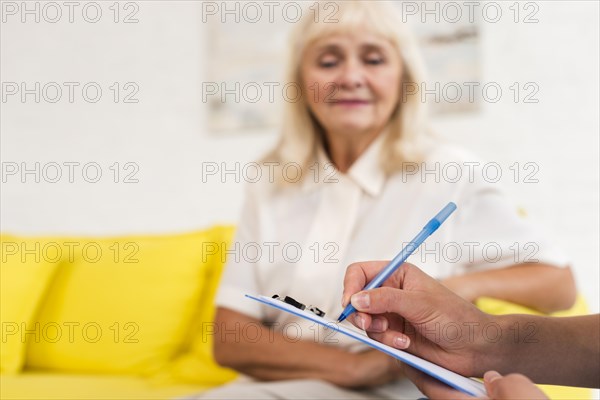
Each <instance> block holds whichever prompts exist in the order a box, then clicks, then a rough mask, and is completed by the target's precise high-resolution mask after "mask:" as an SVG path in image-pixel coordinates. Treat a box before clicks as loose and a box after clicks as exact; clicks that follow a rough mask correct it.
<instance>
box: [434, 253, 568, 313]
mask: <svg viewBox="0 0 600 400" xmlns="http://www.w3.org/2000/svg"><path fill="white" fill-rule="evenodd" d="M444 283H445V284H446V286H448V287H449V288H450V289H452V290H454V291H455V292H456V293H457V294H459V295H461V296H463V297H465V298H467V300H470V301H474V300H476V299H477V298H479V297H483V296H486V297H493V298H497V299H501V300H506V301H509V302H512V303H517V304H521V305H523V306H526V307H529V308H533V309H536V310H539V311H541V312H544V313H551V312H555V311H559V310H565V309H568V308H569V307H571V306H572V305H573V303H574V301H575V297H576V290H575V281H574V279H573V275H572V273H571V270H570V268H558V267H554V266H550V265H545V264H519V265H514V266H511V267H507V268H499V269H494V270H486V271H478V272H473V273H470V274H465V275H461V276H457V277H452V278H450V279H447V280H446V281H445V282H444ZM549 294H551V295H549Z"/></svg>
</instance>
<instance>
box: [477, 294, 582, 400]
mask: <svg viewBox="0 0 600 400" xmlns="http://www.w3.org/2000/svg"><path fill="white" fill-rule="evenodd" d="M475 304H476V305H477V307H479V308H480V309H481V310H482V311H484V312H486V313H488V314H494V315H502V314H535V315H544V314H542V313H540V312H539V311H536V310H533V309H530V308H527V307H524V306H522V305H519V304H513V303H509V302H506V301H503V300H498V299H492V298H489V297H481V298H479V299H477V301H476V302H475ZM588 312H589V311H588V307H587V304H586V302H585V299H584V298H583V297H582V296H577V300H576V301H575V304H574V305H573V307H571V308H570V309H568V310H565V311H558V312H556V313H553V314H551V315H552V316H553V317H573V316H576V315H586V314H588ZM538 387H539V388H540V389H542V391H543V392H544V393H546V396H548V397H549V398H550V399H581V400H583V399H591V398H592V391H591V390H590V389H586V388H575V387H568V386H554V385H538Z"/></svg>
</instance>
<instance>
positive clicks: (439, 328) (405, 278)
mask: <svg viewBox="0 0 600 400" xmlns="http://www.w3.org/2000/svg"><path fill="white" fill-rule="evenodd" d="M386 264H387V262H385V261H372V262H364V263H355V264H352V265H350V266H349V267H348V269H347V271H346V276H345V279H344V294H343V299H344V300H343V305H344V306H345V305H346V304H348V302H349V301H350V300H351V302H352V305H353V306H354V307H355V308H356V309H357V310H358V311H357V312H356V313H355V315H353V316H351V317H350V318H349V320H350V321H351V322H352V323H353V324H355V325H356V326H357V327H359V328H362V329H365V330H366V331H367V333H368V335H369V336H370V337H372V338H373V339H375V340H378V341H380V342H382V343H385V344H387V345H389V346H392V347H395V348H398V349H407V350H408V351H410V352H412V353H415V354H417V355H419V356H421V357H423V358H425V359H427V360H430V361H432V362H434V363H436V364H438V365H441V366H444V367H446V368H449V369H452V370H453V371H455V372H458V373H460V374H462V375H467V376H481V375H483V372H484V371H486V370H488V369H491V367H489V368H486V362H487V361H488V360H487V358H488V357H486V355H487V353H488V352H486V351H485V339H484V335H483V333H482V329H483V328H484V327H485V326H486V325H487V324H488V323H490V322H491V318H490V316H489V315H487V314H485V313H483V312H481V311H480V310H478V309H477V308H476V307H475V306H474V305H473V304H471V303H469V302H468V301H466V300H464V299H462V298H460V297H459V296H457V295H456V294H454V293H453V292H452V291H450V290H449V289H447V288H446V287H444V286H443V285H442V284H440V283H439V282H437V281H436V280H435V279H433V278H431V277H429V276H428V275H427V274H425V273H424V272H422V271H421V270H420V269H419V268H417V267H415V266H414V265H411V264H403V265H402V266H401V267H400V268H399V269H398V270H397V271H396V272H395V273H394V274H393V275H392V276H391V277H390V278H389V279H388V280H387V281H386V282H385V283H384V285H383V287H381V288H378V289H373V290H368V291H361V290H362V288H363V287H364V286H365V285H366V283H367V282H369V281H370V280H372V279H373V278H374V277H375V276H376V275H377V273H378V272H379V271H380V270H381V269H382V268H383V267H384V266H385V265H386ZM489 358H493V356H491V357H489ZM490 361H493V360H490Z"/></svg>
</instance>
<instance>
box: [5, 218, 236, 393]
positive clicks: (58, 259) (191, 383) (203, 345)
mask: <svg viewBox="0 0 600 400" xmlns="http://www.w3.org/2000/svg"><path fill="white" fill-rule="evenodd" d="M232 234H233V227H231V226H219V227H214V228H212V229H208V230H205V231H200V232H192V233H186V234H179V235H166V236H135V237H134V236H128V237H117V238H69V237H61V238H57V237H47V238H31V237H29V238H23V237H15V236H11V235H2V236H1V237H0V242H1V243H0V245H1V251H2V254H1V258H2V260H1V261H2V267H1V268H0V272H1V280H0V283H1V292H0V293H1V302H0V307H1V310H0V311H1V312H0V318H1V321H2V340H1V341H0V346H1V347H0V350H1V351H0V371H1V375H0V389H1V392H0V397H1V398H2V399H34V398H38V399H111V398H114V399H117V398H118V399H163V398H173V397H177V396H183V395H189V394H192V393H198V392H202V391H204V390H206V389H207V388H210V387H213V386H215V385H219V384H222V383H224V382H227V381H229V380H231V379H233V378H234V377H235V373H234V372H233V371H231V370H228V369H224V368H221V367H219V366H218V365H217V364H216V363H215V362H214V361H213V358H212V354H211V348H212V340H213V337H212V336H210V335H207V334H206V332H211V331H212V330H210V329H207V324H210V323H212V320H213V313H214V307H213V297H214V294H215V290H216V286H217V284H218V280H219V277H220V274H221V271H222V267H223V264H224V257H223V256H224V254H223V249H224V246H225V244H226V243H229V242H230V241H231V240H232Z"/></svg>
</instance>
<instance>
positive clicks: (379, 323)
mask: <svg viewBox="0 0 600 400" xmlns="http://www.w3.org/2000/svg"><path fill="white" fill-rule="evenodd" d="M370 329H371V330H372V331H378V332H385V330H386V329H387V320H386V319H383V318H374V319H373V321H371V328H370Z"/></svg>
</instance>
